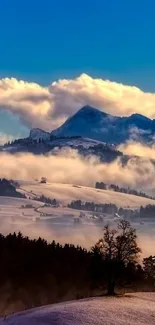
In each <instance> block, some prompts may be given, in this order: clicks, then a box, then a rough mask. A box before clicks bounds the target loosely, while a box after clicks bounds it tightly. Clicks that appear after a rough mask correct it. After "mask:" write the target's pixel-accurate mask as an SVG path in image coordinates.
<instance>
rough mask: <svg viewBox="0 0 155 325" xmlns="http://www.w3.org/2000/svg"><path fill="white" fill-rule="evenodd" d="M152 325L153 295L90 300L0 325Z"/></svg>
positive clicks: (154, 317)
mask: <svg viewBox="0 0 155 325" xmlns="http://www.w3.org/2000/svg"><path fill="white" fill-rule="evenodd" d="M5 324H8V325H36V324H37V325H123V324H126V325H131V324H132V325H154V324H155V293H136V294H132V295H128V296H125V297H121V298H117V297H115V298H93V299H87V300H79V301H75V302H68V303H62V304H57V305H53V306H47V307H43V308H38V309H32V310H30V311H27V312H23V313H19V314H16V315H14V316H10V317H8V318H7V319H6V320H3V319H0V325H5Z"/></svg>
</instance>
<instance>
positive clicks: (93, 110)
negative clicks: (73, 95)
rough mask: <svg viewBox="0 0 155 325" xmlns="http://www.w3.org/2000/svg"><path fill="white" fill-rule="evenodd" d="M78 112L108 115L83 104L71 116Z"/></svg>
mask: <svg viewBox="0 0 155 325" xmlns="http://www.w3.org/2000/svg"><path fill="white" fill-rule="evenodd" d="M79 114H90V115H95V114H97V115H102V116H103V115H105V116H106V115H108V114H106V113H104V112H103V111H100V110H99V109H97V108H95V107H92V106H89V105H85V106H83V107H82V108H80V109H79V110H78V111H77V112H76V113H75V114H74V115H73V116H75V115H79Z"/></svg>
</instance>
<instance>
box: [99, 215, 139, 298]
mask: <svg viewBox="0 0 155 325" xmlns="http://www.w3.org/2000/svg"><path fill="white" fill-rule="evenodd" d="M95 247H96V248H97V249H98V252H99V254H101V255H102V259H103V260H104V262H105V265H106V271H107V274H108V292H107V294H108V295H114V294H115V291H114V289H115V286H116V281H117V279H118V278H119V277H120V276H121V274H122V272H123V270H124V268H125V267H126V266H127V265H128V264H129V263H131V262H132V263H135V262H136V261H137V258H138V256H139V253H140V252H141V250H140V248H139V247H138V244H137V235H136V230H135V229H134V228H132V227H131V225H130V223H129V222H128V221H125V220H121V221H120V222H119V223H118V225H117V229H111V228H110V226H109V225H107V226H105V227H104V233H103V237H102V238H101V239H100V240H99V241H98V242H97V244H96V245H95Z"/></svg>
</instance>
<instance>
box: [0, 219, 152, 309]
mask: <svg viewBox="0 0 155 325" xmlns="http://www.w3.org/2000/svg"><path fill="white" fill-rule="evenodd" d="M140 252H141V250H140V248H139V246H138V244H137V236H136V231H135V229H133V228H132V227H131V225H130V223H129V222H127V221H124V220H123V221H121V222H120V223H119V224H118V226H117V228H116V229H111V228H110V227H109V226H105V228H104V230H103V236H102V238H101V239H99V241H98V242H97V243H96V244H95V245H94V246H93V247H92V248H91V249H90V250H87V249H85V248H83V247H81V246H74V245H71V244H65V245H61V244H59V243H56V242H55V241H54V240H53V241H52V242H51V243H48V242H47V241H45V240H44V239H42V238H38V239H37V240H35V239H30V238H28V237H23V235H22V234H21V233H18V234H15V233H13V234H9V235H7V236H3V235H0V260H1V268H0V296H1V301H3V303H1V304H0V313H1V314H4V313H9V312H12V311H17V310H21V309H24V308H31V307H35V306H40V305H45V304H50V303H54V302H59V301H64V300H70V299H79V298H83V297H91V296H94V295H103V294H107V295H114V294H116V293H118V292H121V291H122V288H123V290H126V291H129V290H130V291H135V290H151V291H153V290H154V289H155V285H154V278H155V257H153V256H150V257H148V258H145V259H144V260H143V263H142V264H139V263H138V261H139V260H138V259H139V255H140ZM124 288H126V289H124ZM19 302H20V305H19ZM12 306H13V307H12Z"/></svg>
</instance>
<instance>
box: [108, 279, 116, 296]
mask: <svg viewBox="0 0 155 325" xmlns="http://www.w3.org/2000/svg"><path fill="white" fill-rule="evenodd" d="M114 289H115V281H113V280H111V279H110V280H109V281H108V292H107V296H114V295H115V291H114Z"/></svg>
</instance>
